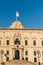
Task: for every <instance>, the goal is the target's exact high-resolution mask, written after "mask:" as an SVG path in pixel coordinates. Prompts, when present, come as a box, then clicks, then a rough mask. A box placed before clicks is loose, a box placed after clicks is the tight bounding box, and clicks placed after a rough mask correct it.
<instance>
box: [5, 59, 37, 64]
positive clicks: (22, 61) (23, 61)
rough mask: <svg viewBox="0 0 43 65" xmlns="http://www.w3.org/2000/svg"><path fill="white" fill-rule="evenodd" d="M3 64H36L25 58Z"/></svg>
mask: <svg viewBox="0 0 43 65" xmlns="http://www.w3.org/2000/svg"><path fill="white" fill-rule="evenodd" d="M5 65H36V64H34V63H31V62H27V61H25V60H12V61H8V62H6V63H5Z"/></svg>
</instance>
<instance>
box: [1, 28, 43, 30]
mask: <svg viewBox="0 0 43 65" xmlns="http://www.w3.org/2000/svg"><path fill="white" fill-rule="evenodd" d="M0 30H43V28H22V29H18V28H16V29H14V28H0Z"/></svg>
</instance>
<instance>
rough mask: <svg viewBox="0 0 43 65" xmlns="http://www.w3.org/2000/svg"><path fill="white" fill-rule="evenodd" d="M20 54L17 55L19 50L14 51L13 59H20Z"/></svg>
mask: <svg viewBox="0 0 43 65" xmlns="http://www.w3.org/2000/svg"><path fill="white" fill-rule="evenodd" d="M19 56H20V53H19V50H16V51H15V59H19V58H20V57H19Z"/></svg>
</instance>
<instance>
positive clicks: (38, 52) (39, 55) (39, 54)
mask: <svg viewBox="0 0 43 65" xmlns="http://www.w3.org/2000/svg"><path fill="white" fill-rule="evenodd" d="M37 54H38V63H39V65H40V57H41V53H40V50H38V51H37Z"/></svg>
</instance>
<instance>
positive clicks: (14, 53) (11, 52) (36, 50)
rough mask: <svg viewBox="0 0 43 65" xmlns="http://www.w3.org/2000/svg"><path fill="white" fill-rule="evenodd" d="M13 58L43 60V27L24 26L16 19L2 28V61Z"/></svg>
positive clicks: (0, 32)
mask: <svg viewBox="0 0 43 65" xmlns="http://www.w3.org/2000/svg"><path fill="white" fill-rule="evenodd" d="M12 59H18V60H27V61H31V62H35V63H38V62H39V61H40V62H41V63H42V62H43V29H33V28H28V29H27V28H24V27H23V26H22V24H21V22H19V21H15V22H13V23H12V25H11V26H10V27H9V28H0V61H1V62H6V61H9V60H12Z"/></svg>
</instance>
